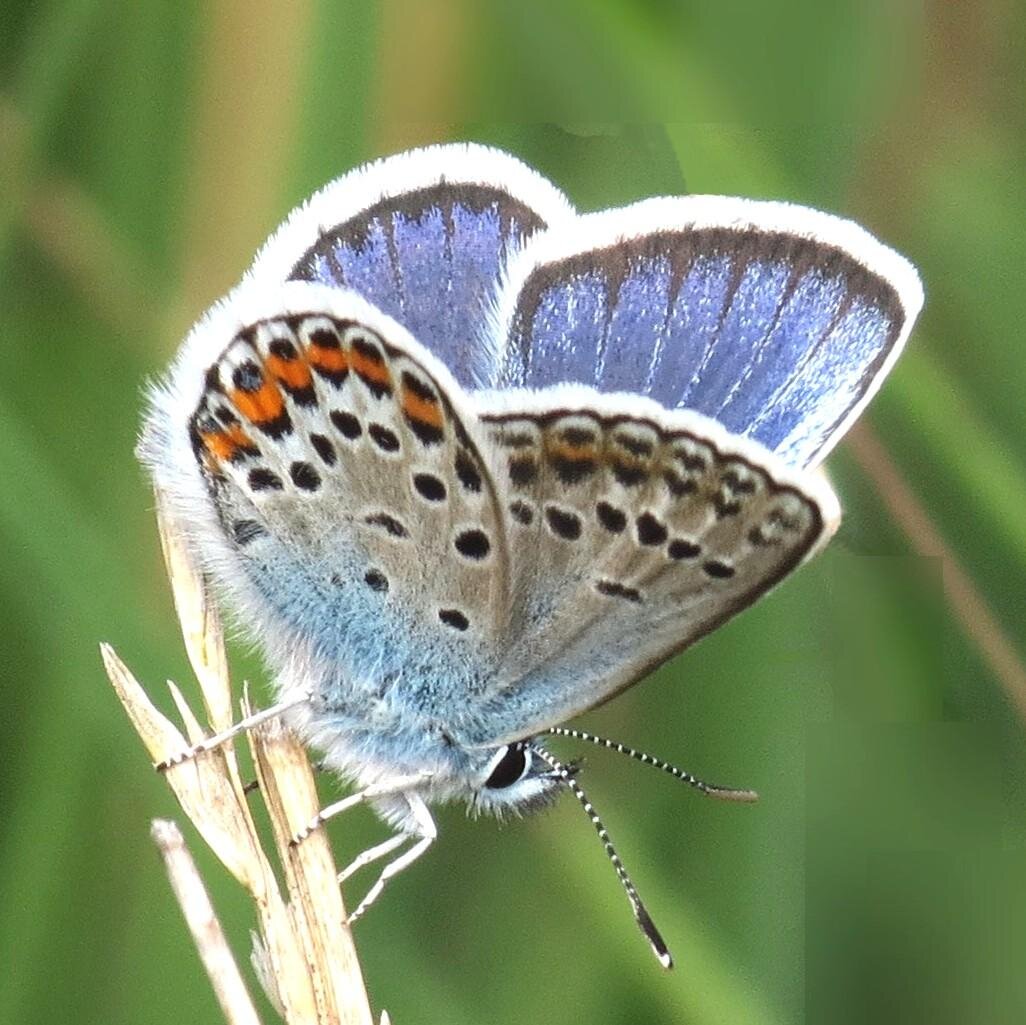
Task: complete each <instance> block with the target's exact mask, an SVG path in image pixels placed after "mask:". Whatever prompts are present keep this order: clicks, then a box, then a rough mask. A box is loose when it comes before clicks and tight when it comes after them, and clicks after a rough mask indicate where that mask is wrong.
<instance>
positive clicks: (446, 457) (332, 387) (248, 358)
mask: <svg viewBox="0 0 1026 1025" xmlns="http://www.w3.org/2000/svg"><path fill="white" fill-rule="evenodd" d="M292 287H293V289H294V290H296V289H299V290H302V289H303V288H305V287H309V286H302V285H297V286H292ZM299 294H302V292H301V291H300V293H299ZM345 305H346V304H345V302H336V303H334V304H333V306H334V309H333V310H331V311H325V310H324V309H317V308H311V309H309V310H308V311H306V312H297V313H293V314H290V315H288V316H281V317H274V318H270V319H266V320H261V321H258V322H256V323H252V324H249V325H247V326H246V327H245V328H244V329H243V330H242V331H240V332H239V333H238V334H237V335H236V337H235V338H234V339H233V340H231V341H230V343H229V344H228V345H227V347H226V348H225V349H224V352H223V353H222V355H221V356H220V358H219V359H218V360H217V361H216V363H214V365H213V366H212V367H211V368H210V369H209V370H208V372H207V375H206V384H205V388H204V390H203V394H202V397H201V399H200V402H199V405H198V407H197V410H196V412H195V414H194V416H193V418H192V435H193V439H194V446H195V450H196V456H197V459H198V460H199V461H200V464H201V466H202V469H203V475H204V478H205V480H206V481H207V483H208V487H209V490H210V493H211V495H212V497H213V500H214V504H215V506H216V508H217V512H218V516H219V519H220V522H221V524H222V529H223V531H224V534H225V536H226V539H227V540H228V542H229V544H230V550H231V552H232V558H233V559H235V560H237V564H238V567H239V568H240V569H241V570H242V572H243V573H244V574H245V576H246V577H247V578H248V580H249V581H250V583H251V585H252V587H253V588H255V589H256V591H257V592H258V593H259V595H260V598H261V600H262V602H264V603H266V605H267V606H268V607H269V608H271V609H273V610H274V613H275V614H276V616H277V618H278V620H279V622H280V623H281V624H282V625H283V626H284V627H285V628H286V630H288V631H290V632H291V633H292V634H293V636H295V637H296V638H298V639H299V640H301V641H302V642H303V643H304V644H309V645H310V646H312V648H313V650H314V652H315V654H316V655H318V656H323V657H327V658H329V659H332V660H334V662H335V664H337V666H338V667H339V669H340V670H341V671H342V672H344V674H345V675H346V677H347V678H348V679H350V680H351V681H352V682H353V684H354V685H357V686H358V685H360V684H361V683H364V684H366V685H368V686H372V687H373V686H376V687H377V688H378V689H379V690H380V688H381V687H382V686H384V685H385V684H386V683H387V682H388V681H396V680H400V679H403V678H405V679H406V680H407V681H409V686H410V688H411V690H415V691H417V690H419V692H420V694H421V696H427V697H429V696H430V687H429V686H428V683H427V681H435V687H436V693H437V690H438V684H437V681H438V680H439V679H442V680H443V681H444V684H443V685H442V686H452V687H455V688H456V689H457V690H458V691H460V692H463V693H467V692H470V691H472V690H473V689H475V687H477V686H478V684H477V682H475V681H479V680H480V678H481V676H482V673H483V672H484V671H485V670H484V668H483V667H484V659H483V658H482V657H479V656H481V654H482V653H487V652H492V651H494V650H497V649H498V648H499V647H500V646H501V643H502V641H501V638H502V636H503V634H504V630H505V624H506V616H507V609H508V601H509V599H508V590H509V579H508V560H507V556H506V539H505V524H504V521H503V517H501V516H499V515H498V514H497V507H496V504H495V500H494V495H493V491H492V487H491V482H490V479H489V477H488V472H487V469H486V467H485V465H484V463H483V462H482V460H481V457H480V455H479V453H478V450H477V446H476V444H475V442H474V440H473V438H472V436H471V434H470V433H469V432H468V431H467V430H466V428H465V427H464V424H463V422H462V420H461V417H460V415H459V413H458V412H457V411H456V409H455V408H454V405H453V401H452V399H451V397H450V396H451V395H452V394H456V395H457V396H458V393H459V389H458V385H456V384H455V383H454V382H452V381H451V378H449V379H448V381H447V382H446V384H442V383H440V382H439V381H438V380H437V378H436V374H443V375H444V371H442V370H440V368H438V367H437V365H436V364H434V363H433V361H432V360H431V357H430V356H429V355H427V354H426V353H425V352H424V351H423V350H422V349H421V348H420V347H419V346H418V345H417V344H416V343H415V342H413V341H412V340H410V339H409V338H408V337H405V334H404V333H403V336H404V340H403V342H402V343H396V341H395V340H394V339H393V340H389V339H388V338H387V335H388V334H389V322H388V321H387V319H386V318H381V317H378V318H376V326H375V327H372V326H369V325H368V324H367V323H366V322H365V321H363V320H360V319H354V318H352V317H346V316H345V315H344V314H343V315H340V314H339V312H338V310H339V307H340V306H341V307H344V306H345ZM391 329H392V333H393V334H394V333H399V332H401V329H399V328H398V327H397V326H396V325H394V324H392V325H391ZM429 364H430V366H429ZM446 700H451V698H450V696H449V695H448V693H447V695H446ZM427 703H428V704H429V703H430V702H427ZM407 714H409V715H410V716H411V717H415V712H414V710H413V708H410V709H408V710H407Z"/></svg>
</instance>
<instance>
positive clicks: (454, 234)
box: [249, 144, 573, 387]
mask: <svg viewBox="0 0 1026 1025" xmlns="http://www.w3.org/2000/svg"><path fill="white" fill-rule="evenodd" d="M572 216H573V208H572V207H571V206H570V204H569V202H568V201H567V200H566V198H565V197H564V196H563V195H562V193H560V192H559V190H558V189H556V188H555V186H553V185H552V184H551V183H550V182H548V181H547V180H546V179H544V178H543V177H542V176H541V175H539V174H537V173H536V172H535V171H533V170H531V169H530V168H528V167H527V166H526V165H525V164H522V163H521V162H520V161H519V160H517V159H516V158H514V157H511V156H509V155H508V154H505V153H501V152H500V151H498V150H494V149H490V148H489V147H486V146H477V145H467V144H453V145H445V146H431V147H427V148H426V149H422V150H411V151H409V152H407V153H402V154H399V155H398V156H395V157H389V158H386V159H384V160H381V161H378V162H377V163H374V164H369V165H367V166H366V167H363V168H359V169H358V170H356V171H353V172H351V173H350V174H348V175H345V176H344V177H342V178H340V179H338V180H337V181H336V182H333V183H332V184H331V185H328V186H326V187H325V188H324V189H322V190H321V191H320V192H319V193H317V194H315V195H314V196H313V197H311V199H310V200H309V201H308V202H307V203H306V204H304V205H303V206H302V207H300V208H298V209H297V210H295V211H294V212H293V213H292V214H291V215H290V217H289V219H288V220H287V221H286V222H285V224H284V225H282V227H281V228H280V229H279V230H278V232H277V233H276V235H275V236H273V237H272V239H271V240H270V241H269V242H268V244H267V246H266V247H265V248H264V250H263V251H262V252H261V253H260V254H259V255H258V257H257V260H256V263H255V264H254V266H253V269H252V270H251V271H250V274H249V279H250V282H251V283H257V284H259V283H261V282H264V281H269V280H276V281H282V280H286V279H288V280H298V281H312V282H317V283H319V284H325V285H329V286H333V287H337V288H346V289H351V290H353V291H355V292H357V293H359V294H360V295H361V296H363V298H365V299H367V300H368V301H370V302H371V303H373V304H374V305H375V306H377V307H378V308H379V309H381V310H382V311H384V312H385V313H387V314H389V315H390V316H392V317H393V318H395V319H396V320H398V321H399V322H400V323H401V324H402V325H403V326H404V327H406V328H407V329H408V330H409V331H410V333H411V334H412V335H413V336H414V337H415V338H416V339H417V340H418V341H419V342H420V343H421V344H422V345H424V346H425V347H427V348H428V349H429V350H430V351H431V352H432V353H433V354H434V355H435V356H437V357H438V358H439V359H441V360H442V362H443V363H445V365H446V366H447V367H448V368H449V369H450V370H451V371H452V373H453V375H454V376H455V377H456V379H457V380H458V381H459V382H460V384H462V385H464V386H465V387H473V386H474V385H476V384H479V383H481V382H482V381H485V380H488V379H490V378H491V377H492V376H493V374H494V368H493V366H492V359H493V357H494V352H493V351H492V350H490V349H489V348H488V346H487V344H484V341H483V336H484V334H485V332H484V325H485V323H486V313H487V311H488V309H489V307H490V304H491V303H492V302H493V301H494V296H495V293H496V290H497V288H498V284H499V281H500V278H501V275H502V273H503V270H504V268H505V266H506V263H507V261H508V260H509V259H510V258H511V257H512V256H513V255H514V254H516V253H517V252H519V251H520V249H521V248H522V247H523V245H524V243H525V241H526V240H527V239H528V238H529V237H530V236H531V235H533V234H534V233H536V232H538V231H540V230H542V229H544V228H547V227H551V226H553V225H554V224H556V223H559V222H561V221H562V220H563V219H566V218H570V217H572Z"/></svg>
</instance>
